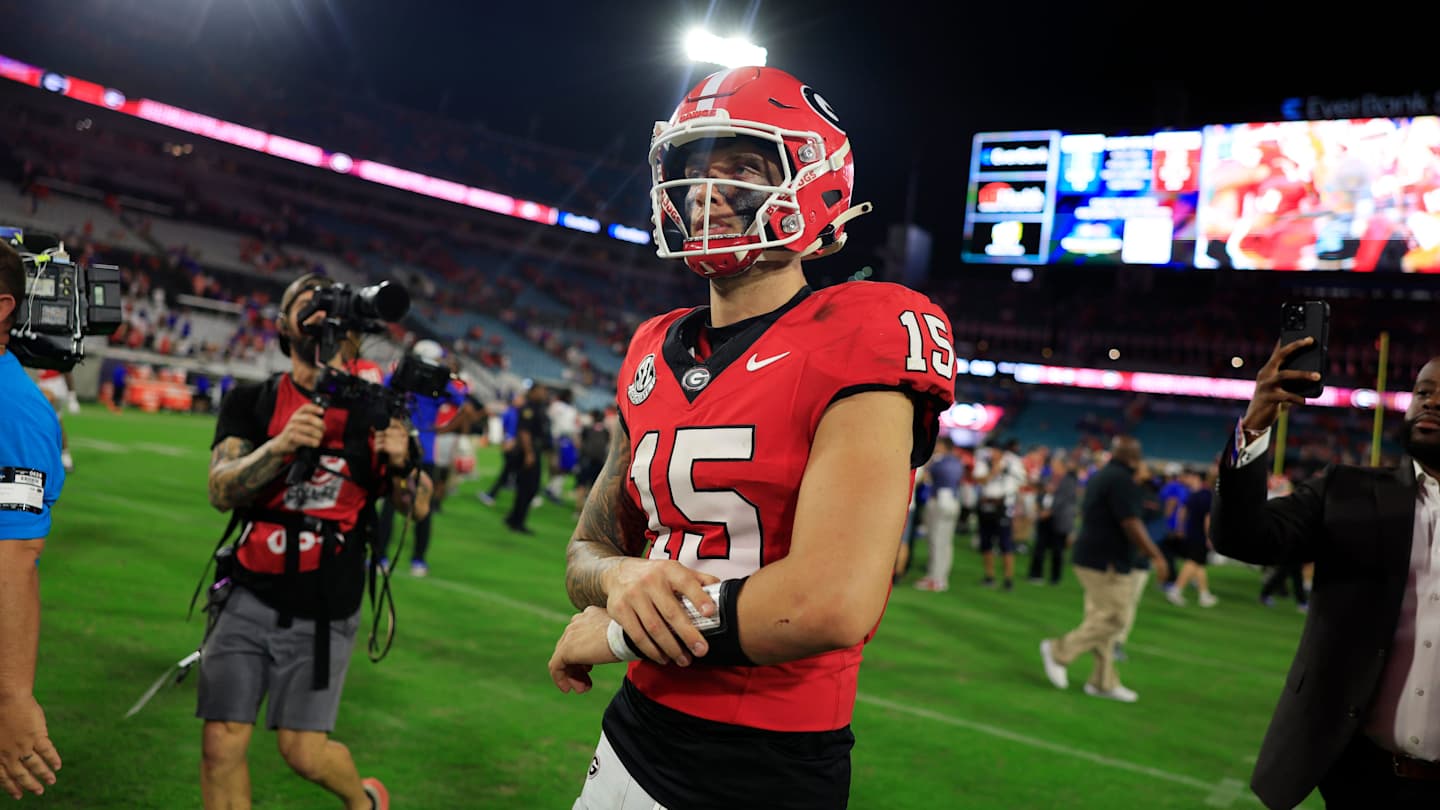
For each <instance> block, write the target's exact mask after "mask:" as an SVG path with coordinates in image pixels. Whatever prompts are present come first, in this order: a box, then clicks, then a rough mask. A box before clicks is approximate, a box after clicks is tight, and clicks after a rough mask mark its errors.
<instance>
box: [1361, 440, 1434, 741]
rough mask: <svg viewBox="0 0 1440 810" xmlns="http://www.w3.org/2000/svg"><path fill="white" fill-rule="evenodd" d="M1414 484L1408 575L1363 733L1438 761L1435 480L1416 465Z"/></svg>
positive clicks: (1373, 738) (1376, 739)
mask: <svg viewBox="0 0 1440 810" xmlns="http://www.w3.org/2000/svg"><path fill="white" fill-rule="evenodd" d="M1415 484H1416V486H1415V527H1414V534H1413V535H1412V537H1413V539H1412V540H1411V542H1410V576H1409V577H1407V578H1406V580H1405V599H1404V601H1403V602H1401V603H1400V620H1399V621H1398V622H1397V623H1396V625H1395V640H1394V641H1393V642H1392V643H1391V645H1390V657H1389V659H1388V660H1387V661H1386V662H1385V672H1384V674H1382V675H1381V676H1380V688H1379V690H1378V691H1377V692H1376V694H1375V702H1374V703H1373V704H1371V706H1370V716H1369V718H1368V719H1367V721H1366V723H1365V733H1366V734H1368V735H1369V736H1370V739H1372V740H1374V741H1375V742H1376V743H1377V744H1378V745H1380V746H1381V747H1383V748H1387V749H1389V750H1391V751H1396V752H1399V753H1401V754H1406V755H1409V756H1412V757H1415V758H1416V759H1428V760H1432V761H1440V702H1437V700H1436V699H1437V698H1440V694H1437V693H1440V544H1437V543H1436V542H1435V520H1436V518H1437V517H1440V482H1436V480H1435V478H1434V477H1433V476H1431V475H1430V474H1428V473H1426V472H1425V471H1424V470H1422V469H1421V468H1420V465H1419V464H1416V465H1415Z"/></svg>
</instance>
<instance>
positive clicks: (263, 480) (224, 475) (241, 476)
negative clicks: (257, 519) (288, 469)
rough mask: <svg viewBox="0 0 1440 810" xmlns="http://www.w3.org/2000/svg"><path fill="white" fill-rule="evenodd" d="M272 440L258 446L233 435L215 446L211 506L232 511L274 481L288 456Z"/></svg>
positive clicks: (212, 466)
mask: <svg viewBox="0 0 1440 810" xmlns="http://www.w3.org/2000/svg"><path fill="white" fill-rule="evenodd" d="M271 444H272V442H266V443H265V444H262V445H260V449H258V450H256V449H255V445H253V444H251V443H250V442H248V441H246V440H245V439H242V438H240V437H238V436H230V437H228V438H225V439H223V440H221V442H220V443H219V444H217V445H215V452H214V453H213V454H211V456H210V505H211V506H213V507H215V508H216V509H218V510H220V511H221V512H228V511H230V510H231V509H234V508H235V507H237V506H240V505H243V504H246V503H249V502H250V499H251V498H252V497H254V496H255V493H256V492H259V491H260V488H261V487H263V486H265V485H266V484H268V483H270V481H271V480H272V479H274V478H275V476H276V475H278V474H279V472H280V470H282V469H284V467H285V455H284V454H283V453H276V452H275V451H274V448H272V447H271Z"/></svg>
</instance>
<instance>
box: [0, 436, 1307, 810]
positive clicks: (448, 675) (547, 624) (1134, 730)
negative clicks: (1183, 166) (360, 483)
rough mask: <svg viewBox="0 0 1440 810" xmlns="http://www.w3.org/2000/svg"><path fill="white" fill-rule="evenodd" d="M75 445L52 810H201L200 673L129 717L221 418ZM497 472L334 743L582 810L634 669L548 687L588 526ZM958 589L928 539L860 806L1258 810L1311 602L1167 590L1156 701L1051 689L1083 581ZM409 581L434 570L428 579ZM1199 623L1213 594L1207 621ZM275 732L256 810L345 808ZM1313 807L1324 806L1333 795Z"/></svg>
mask: <svg viewBox="0 0 1440 810" xmlns="http://www.w3.org/2000/svg"><path fill="white" fill-rule="evenodd" d="M65 425H66V428H67V431H68V434H69V438H70V442H71V447H72V451H73V453H74V456H75V460H76V466H77V469H76V472H75V473H73V474H72V475H71V477H70V479H69V481H68V483H67V485H66V489H65V492H64V495H63V496H62V498H61V501H60V503H59V505H58V508H57V509H56V511H55V525H54V529H53V531H52V533H51V536H50V539H49V543H48V547H47V550H46V553H45V555H44V559H43V561H42V564H41V582H42V585H41V588H42V599H43V619H42V621H43V629H42V633H41V645H40V663H39V674H38V677H37V685H36V694H37V696H38V698H39V699H40V701H41V704H42V705H43V706H44V708H45V710H46V713H47V717H48V720H49V725H50V730H51V735H52V737H53V739H54V741H55V743H56V745H57V747H58V748H59V750H60V752H61V755H62V756H63V757H64V760H65V767H64V770H63V771H62V772H61V773H60V779H59V783H58V784H56V785H55V786H54V787H53V788H51V789H49V790H48V791H47V793H46V795H45V796H44V797H43V798H41V799H38V800H37V799H34V798H33V797H32V798H29V799H27V806H28V804H32V803H33V804H34V805H35V806H43V807H56V808H61V807H63V808H84V810H92V809H93V810H99V809H100V808H127V809H132V808H166V809H168V808H189V807H198V806H199V804H200V798H199V784H198V773H199V760H200V721H199V720H197V719H195V718H194V716H193V712H194V680H195V679H194V676H193V674H192V675H191V677H190V678H189V679H187V680H186V681H185V682H184V683H183V684H182V685H180V686H179V687H169V688H166V689H164V690H162V691H161V692H160V694H159V695H157V696H156V698H155V699H154V700H153V701H152V702H151V703H150V705H149V706H147V707H146V708H145V709H144V710H143V711H141V712H140V713H139V714H138V715H136V716H135V717H132V718H129V719H125V718H123V715H124V713H125V711H126V710H127V709H128V708H129V707H130V706H131V704H132V703H133V702H134V701H135V700H136V699H137V698H138V697H139V695H140V693H141V692H143V691H144V689H145V688H146V686H148V685H149V684H150V682H151V681H152V680H154V679H155V678H156V677H157V676H158V675H159V674H160V673H161V672H162V671H163V670H164V669H165V667H166V666H168V665H170V664H172V663H174V662H175V661H177V660H178V659H179V658H181V657H182V656H184V655H185V654H186V653H188V652H190V651H191V650H193V649H194V646H195V644H196V643H197V641H198V638H199V635H200V633H201V631H202V622H201V620H200V618H198V617H197V618H196V619H194V620H192V621H190V622H189V623H187V622H186V621H185V611H186V607H187V605H188V602H189V599H190V594H191V591H192V589H193V588H194V587H195V585H196V582H197V580H198V578H199V576H200V571H201V568H202V566H203V565H204V563H205V560H206V558H207V555H208V554H209V552H210V549H211V548H212V546H213V545H214V542H215V540H216V539H217V538H218V536H219V533H220V531H221V530H222V529H223V528H224V524H225V518H224V517H223V516H221V515H219V514H217V513H216V512H215V511H214V510H213V509H211V508H210V506H209V505H208V503H207V502H206V496H205V472H206V467H207V465H208V461H209V449H208V448H209V443H210V436H211V432H212V431H213V425H214V422H213V419H212V418H210V417H205V416H189V415H167V414H141V413H133V412H126V413H121V414H112V413H109V412H106V411H104V410H102V409H98V408H87V409H86V410H84V411H83V412H81V413H80V414H74V415H67V416H66V417H65ZM498 462H499V459H498V455H497V454H496V453H495V451H493V450H488V451H481V454H480V456H479V464H478V466H479V469H478V473H479V475H478V481H471V482H466V483H462V484H460V485H459V487H458V489H457V491H456V492H455V493H454V494H452V496H451V497H450V499H449V500H447V501H446V503H445V507H444V510H443V512H442V513H440V514H439V515H437V516H436V518H435V521H434V537H433V541H432V546H431V552H430V555H429V556H430V564H431V577H430V578H428V579H416V578H413V577H411V576H409V574H408V573H406V571H407V566H406V565H403V564H402V565H400V566H397V570H396V575H395V577H394V580H393V589H394V592H395V600H396V604H397V610H398V614H399V630H398V636H397V638H396V641H395V644H394V647H393V649H392V650H391V652H390V654H389V655H388V657H386V658H385V659H384V660H383V661H381V662H380V663H378V664H373V663H371V662H370V661H369V660H368V659H367V656H366V654H365V643H364V634H365V633H366V632H367V631H368V629H369V626H370V614H369V609H368V607H367V608H366V610H365V614H364V621H363V623H362V628H361V638H360V639H359V640H358V642H357V646H356V653H355V657H354V660H353V662H352V665H351V669H350V675H349V678H348V681H347V683H346V691H345V699H344V702H343V703H342V706H341V711H340V718H339V723H338V727H337V729H336V732H335V737H336V738H337V739H339V740H341V741H343V742H345V743H347V744H348V745H349V746H350V748H351V750H352V752H353V753H354V755H355V759H356V761H357V763H358V765H359V768H360V771H361V773H362V774H363V775H375V776H379V777H381V778H382V779H383V780H384V781H385V783H386V785H387V786H388V787H389V789H390V793H391V796H392V799H393V802H394V806H395V807H396V808H407V807H409V808H424V809H425V810H434V809H435V808H515V809H516V810H521V809H523V810H535V809H537V808H569V807H570V804H571V802H572V800H573V799H574V797H575V795H576V794H577V793H578V791H579V788H580V786H581V785H582V784H583V781H584V778H585V770H586V767H587V766H588V765H589V762H590V754H591V751H592V749H593V747H594V745H595V741H596V739H597V738H598V735H599V725H600V715H601V713H602V711H603V709H604V706H605V704H606V702H607V701H608V700H609V697H610V695H611V694H612V693H613V692H614V689H615V688H616V686H617V685H618V684H619V678H620V676H621V673H622V669H621V667H619V666H608V667H601V668H598V669H597V670H596V677H595V681H596V688H595V689H594V690H593V691H592V692H591V693H589V694H587V695H583V696H574V695H561V694H560V693H559V692H558V691H556V689H555V688H554V686H553V685H552V684H551V682H550V680H549V678H548V676H547V674H546V670H545V663H546V661H547V659H548V657H549V655H550V652H551V650H552V649H553V646H554V642H555V640H556V638H557V637H558V635H559V633H560V631H561V629H562V628H563V626H564V622H565V621H566V620H567V618H568V617H569V615H570V614H571V613H572V612H573V611H572V609H571V607H570V605H569V602H568V600H567V598H566V595H565V590H564V585H563V571H564V547H565V542H566V539H567V538H568V537H569V534H570V530H571V528H572V526H573V517H572V512H571V509H570V508H569V507H565V506H558V505H550V504H547V505H545V506H543V507H541V508H540V509H538V510H536V511H534V512H532V515H531V525H532V528H534V529H535V531H536V534H535V536H534V537H525V536H521V535H516V534H512V533H510V532H508V531H506V529H505V528H504V526H503V525H502V522H501V521H502V518H503V517H504V509H505V508H506V507H508V504H509V501H510V498H511V494H510V493H509V492H505V493H502V495H501V497H500V499H499V500H500V503H499V504H498V505H497V506H496V507H494V508H487V507H485V506H483V505H482V504H480V503H479V502H478V501H477V500H476V499H475V497H474V494H475V492H476V491H478V489H479V488H480V487H481V486H482V485H488V483H489V482H490V481H491V480H492V479H493V476H494V474H495V472H496V470H497V468H498ZM956 545H957V555H956V556H957V559H956V563H955V571H954V573H953V575H952V586H951V590H950V591H949V592H948V593H941V594H935V593H923V592H919V591H916V590H915V589H913V588H911V587H910V586H909V583H910V581H912V580H913V579H915V578H916V577H917V576H918V571H920V570H921V568H922V567H923V564H924V551H923V541H922V542H920V543H918V544H917V555H918V559H917V560H916V564H915V565H914V566H912V572H915V573H912V574H911V575H910V577H908V578H907V581H906V582H905V583H903V584H901V585H900V586H898V587H897V588H896V589H895V593H894V595H893V597H892V599H891V601H890V605H889V607H888V609H887V612H886V616H885V619H884V621H883V623H882V624H881V628H880V632H879V635H878V636H877V638H876V639H875V640H874V641H873V642H872V643H871V644H870V645H869V647H868V648H867V650H866V661H865V664H864V666H863V668H862V670H861V675H860V696H859V702H858V705H857V707H856V711H855V720H854V730H855V734H856V737H857V740H858V742H857V745H856V747H855V751H854V757H853V768H854V772H853V778H852V790H851V803H850V806H851V807H852V808H857V809H858V810H869V809H870V808H884V809H885V810H903V809H904V808H933V807H946V808H949V807H956V808H959V807H964V808H1006V809H1007V810H1010V809H1013V808H1053V807H1061V806H1063V807H1066V808H1072V809H1073V810H1083V809H1084V808H1097V809H1098V808H1104V809H1105V810H1111V809H1112V808H1132V807H1133V808H1141V807H1143V808H1154V809H1155V810H1159V809H1161V808H1175V809H1176V810H1179V809H1180V808H1203V807H1227V806H1229V807H1246V808H1254V807H1259V806H1260V805H1259V803H1258V801H1257V800H1255V799H1254V797H1253V796H1252V795H1251V794H1250V793H1249V790H1248V788H1247V787H1246V784H1248V780H1249V772H1250V768H1251V765H1252V763H1253V761H1254V755H1255V752H1256V750H1257V749H1258V746H1259V742H1260V738H1261V735H1262V734H1263V732H1264V729H1265V725H1266V723H1267V721H1268V718H1269V715H1270V712H1271V710H1272V708H1273V707H1274V703H1275V699H1276V697H1277V695H1278V692H1279V689H1280V688H1281V686H1282V684H1283V680H1284V675H1285V671H1286V669H1287V667H1288V665H1289V661H1290V658H1291V655H1292V654H1293V651H1294V648H1295V644H1296V641H1297V639H1298V635H1299V632H1300V628H1301V625H1302V622H1303V617H1302V616H1300V615H1297V613H1296V611H1295V609H1294V606H1293V602H1288V601H1280V602H1278V603H1277V605H1276V606H1275V607H1273V608H1270V609H1265V608H1263V607H1261V606H1259V605H1258V604H1257V603H1256V594H1257V591H1258V588H1259V580H1258V574H1257V573H1256V572H1255V571H1253V570H1250V569H1247V568H1244V567H1241V566H1235V565H1229V566H1219V567H1212V569H1211V579H1212V589H1213V590H1214V592H1215V593H1216V594H1217V595H1218V596H1219V597H1220V599H1221V604H1220V605H1219V606H1218V607H1215V608H1213V609H1209V610H1202V609H1200V608H1198V607H1193V606H1192V607H1189V608H1183V609H1182V608H1177V607H1175V606H1172V605H1170V604H1169V603H1167V602H1165V600H1163V599H1162V598H1161V595H1160V593H1159V592H1158V591H1157V590H1156V589H1154V588H1153V587H1152V588H1151V589H1149V590H1148V591H1147V593H1146V595H1145V597H1144V602H1143V604H1142V606H1141V609H1140V615H1139V620H1138V622H1137V625H1136V628H1135V630H1134V632H1133V634H1132V637H1131V643H1130V644H1129V645H1128V651H1129V655H1130V660H1129V661H1126V662H1124V663H1123V664H1121V671H1122V676H1123V679H1124V682H1125V683H1126V684H1127V685H1128V686H1130V687H1131V688H1133V689H1136V690H1137V691H1138V692H1140V695H1141V697H1140V702H1139V703H1137V704H1134V705H1122V704H1117V703H1112V702H1109V701H1103V700H1097V699H1094V698H1090V697H1087V696H1085V695H1084V694H1082V693H1081V691H1080V684H1081V683H1082V682H1083V681H1084V679H1085V677H1086V674H1087V672H1088V667H1089V662H1088V661H1079V662H1076V664H1075V665H1074V666H1072V668H1071V680H1072V685H1071V688H1070V690H1069V691H1068V692H1060V691H1057V690H1055V689H1054V688H1052V687H1051V686H1049V684H1048V682H1046V681H1045V679H1044V675H1043V673H1042V671H1041V667H1040V661H1039V656H1038V652H1037V645H1038V643H1039V641H1040V639H1042V638H1044V637H1046V636H1050V635H1057V634H1060V633H1063V632H1064V631H1066V630H1068V629H1070V628H1071V627H1073V626H1074V625H1075V624H1076V623H1077V622H1078V621H1079V618H1080V600H1081V593H1080V590H1079V587H1078V585H1077V584H1076V583H1075V581H1074V578H1073V576H1067V578H1066V580H1065V581H1064V582H1063V584H1062V585H1061V586H1059V587H1049V586H1044V587H1037V586H1032V585H1030V584H1028V583H1026V582H1025V581H1024V580H1023V568H1024V564H1025V562H1026V561H1025V560H1020V561H1019V562H1020V565H1021V569H1022V579H1021V580H1020V581H1018V582H1017V583H1016V586H1015V590H1014V591H1013V592H1004V591H998V590H987V589H983V588H980V587H978V585H977V584H976V583H977V582H978V580H979V564H980V561H979V558H978V555H976V554H974V553H972V552H970V551H969V548H970V545H969V542H968V537H961V538H958V539H957V543H956ZM407 561H408V560H407ZM1192 603H1193V598H1192ZM274 739H275V738H274V735H273V734H271V733H269V732H266V731H264V730H263V729H261V730H257V733H256V734H255V737H254V740H253V742H252V744H251V750H250V766H251V774H252V783H253V791H254V806H255V807H256V808H265V809H266V810H281V809H282V808H311V807H330V806H338V803H335V802H334V801H333V800H332V799H330V798H329V797H328V796H327V795H325V794H324V793H323V791H321V790H320V789H319V788H317V787H315V786H313V785H311V784H309V783H307V782H305V781H304V780H302V779H300V778H299V777H297V776H295V775H293V774H292V773H290V771H289V770H288V768H287V767H286V766H285V764H284V762H283V761H282V760H281V758H280V756H279V754H278V752H277V751H276V749H275V745H274ZM1303 806H1304V807H1309V808H1315V807H1319V806H1320V802H1319V799H1318V796H1313V797H1312V798H1311V799H1310V800H1309V802H1308V803H1307V804H1306V805H1303Z"/></svg>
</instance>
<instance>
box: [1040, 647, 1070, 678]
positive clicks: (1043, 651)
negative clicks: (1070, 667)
mask: <svg viewBox="0 0 1440 810" xmlns="http://www.w3.org/2000/svg"><path fill="white" fill-rule="evenodd" d="M1040 661H1041V662H1042V663H1043V664H1044V665H1045V677H1046V678H1048V679H1049V680H1050V683H1051V685H1053V686H1054V687H1055V688H1056V689H1068V688H1070V674H1069V673H1068V672H1066V671H1065V667H1063V666H1061V665H1060V664H1059V663H1057V662H1056V661H1055V656H1054V655H1052V654H1051V653H1050V639H1048V638H1047V639H1045V640H1044V641H1042V642H1040Z"/></svg>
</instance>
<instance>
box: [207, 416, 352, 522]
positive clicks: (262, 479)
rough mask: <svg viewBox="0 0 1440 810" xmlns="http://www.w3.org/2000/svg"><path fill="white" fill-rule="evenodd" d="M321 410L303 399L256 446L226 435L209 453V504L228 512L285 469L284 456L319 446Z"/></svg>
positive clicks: (322, 426)
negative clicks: (273, 432) (281, 424)
mask: <svg viewBox="0 0 1440 810" xmlns="http://www.w3.org/2000/svg"><path fill="white" fill-rule="evenodd" d="M323 414H324V412H323V411H322V410H321V409H320V406H318V405H314V404H311V403H306V404H305V405H302V406H300V407H299V408H297V409H296V411H295V413H293V414H291V415H290V421H289V422H286V423H285V429H284V430H282V431H280V435H278V436H275V437H274V438H272V439H270V441H267V442H265V443H264V444H262V445H260V446H259V447H258V448H257V447H255V445H254V444H253V443H251V442H250V441H248V440H246V439H242V438H240V437H239V436H227V437H225V438H224V439H221V440H220V443H219V444H217V445H215V452H214V453H213V454H212V455H211V457H210V505H211V506H213V507H215V508H216V509H218V510H220V511H221V512H228V511H230V510H231V509H234V508H235V507H237V506H243V505H244V504H247V503H249V502H250V499H251V498H253V497H255V493H257V492H259V491H260V489H261V488H262V487H264V486H265V485H266V484H268V483H270V482H271V481H272V480H274V478H275V476H276V475H279V474H280V471H281V470H283V469H285V465H286V463H287V458H288V456H289V455H290V454H291V453H293V452H295V451H296V450H297V449H299V448H301V447H319V446H320V441H321V439H323V438H324V436H325V421H324V418H323Z"/></svg>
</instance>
